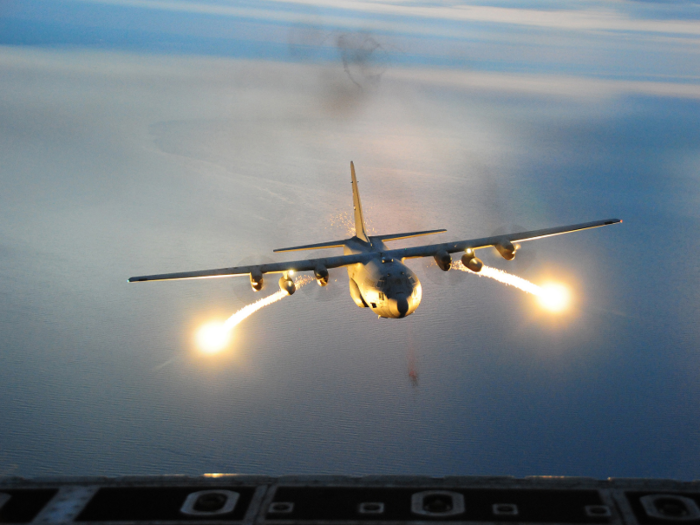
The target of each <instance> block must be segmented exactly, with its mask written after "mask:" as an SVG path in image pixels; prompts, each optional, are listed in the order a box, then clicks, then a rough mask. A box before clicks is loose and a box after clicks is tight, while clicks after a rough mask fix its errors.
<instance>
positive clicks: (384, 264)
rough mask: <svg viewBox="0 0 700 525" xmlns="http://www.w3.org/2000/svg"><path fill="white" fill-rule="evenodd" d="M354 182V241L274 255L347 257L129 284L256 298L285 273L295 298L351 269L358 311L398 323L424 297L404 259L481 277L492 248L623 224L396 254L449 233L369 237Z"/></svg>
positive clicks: (510, 248)
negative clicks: (170, 284) (247, 290)
mask: <svg viewBox="0 0 700 525" xmlns="http://www.w3.org/2000/svg"><path fill="white" fill-rule="evenodd" d="M350 177H351V182H352V196H353V205H354V208H355V235H354V236H353V237H351V238H349V239H343V240H340V241H330V242H322V243H318V244H307V245H303V246H293V247H291V248H280V249H277V250H274V251H275V252H291V251H297V250H318V249H322V248H343V252H344V255H339V256H335V257H322V258H318V259H308V260H301V261H288V262H279V263H270V264H254V265H250V266H237V267H233V268H218V269H214V270H202V271H196V272H181V273H165V274H160V275H144V276H139V277H131V278H130V279H129V282H132V283H133V282H143V281H166V280H175V279H203V278H212V277H231V276H236V275H248V276H249V277H250V284H251V286H252V288H253V290H255V291H256V292H257V291H260V290H262V288H263V282H264V276H265V274H271V273H275V274H276V273H281V274H282V276H281V277H280V279H279V287H280V289H281V290H283V291H284V292H286V293H287V294H289V295H292V294H293V293H294V292H295V291H296V285H295V284H294V280H293V278H292V276H293V275H294V274H295V273H299V272H313V274H314V277H315V278H316V282H317V283H318V284H319V285H320V286H327V285H328V281H329V272H328V270H329V269H332V268H340V267H343V266H344V267H347V269H348V276H349V278H350V296H351V297H352V299H353V301H354V302H355V304H356V305H357V306H359V307H360V308H370V309H371V310H372V311H373V312H374V313H376V314H377V315H378V316H379V317H386V318H394V319H400V318H403V317H406V316H408V315H411V314H412V313H413V312H415V311H416V308H418V305H419V304H420V301H421V297H422V294H423V292H422V287H421V284H420V281H419V280H418V277H416V274H415V273H413V271H412V270H411V269H410V268H409V267H408V266H406V265H405V264H404V263H403V261H404V260H405V259H412V258H416V257H433V258H434V259H435V262H436V264H437V266H438V267H439V268H440V269H441V270H443V271H448V270H450V268H451V267H452V255H451V254H453V253H457V254H459V253H461V254H462V255H461V260H462V264H464V266H466V267H467V268H469V269H470V270H471V271H473V272H477V273H478V272H480V271H481V269H482V267H483V263H482V262H481V260H479V259H478V258H477V257H476V253H475V252H476V250H479V249H482V248H487V247H491V246H492V247H494V248H495V249H496V250H497V251H498V253H499V254H500V255H501V256H502V257H503V258H504V259H506V260H508V261H510V260H513V259H514V258H515V255H516V252H517V250H518V247H519V246H518V244H517V243H521V242H524V241H532V240H535V239H542V238H544V237H551V236H553V235H561V234H564V233H571V232H576V231H581V230H588V229H591V228H598V227H601V226H608V225H610V224H617V223H619V222H622V221H621V220H619V219H606V220H600V221H593V222H584V223H581V224H573V225H570V226H560V227H556V228H545V229H542V230H532V231H526V232H520V233H510V234H505V235H495V236H492V237H484V238H481V239H470V240H466V241H456V242H447V243H440V244H428V245H424V246H415V247H413V248H399V249H393V250H392V249H389V248H388V247H387V245H386V244H385V243H386V242H388V241H397V240H399V239H408V238H409V237H418V236H421V235H431V234H434V233H442V232H445V231H447V230H427V231H418V232H409V233H395V234H389V235H368V234H367V231H366V229H365V223H364V218H363V216H362V205H361V204H360V192H359V190H358V188H357V178H356V177H355V166H354V165H353V163H352V162H351V163H350Z"/></svg>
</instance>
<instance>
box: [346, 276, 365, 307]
mask: <svg viewBox="0 0 700 525" xmlns="http://www.w3.org/2000/svg"><path fill="white" fill-rule="evenodd" d="M350 297H352V300H353V301H355V304H356V305H357V306H359V307H360V308H367V303H366V302H365V300H364V299H363V298H362V294H361V293H360V288H359V287H358V286H357V283H356V282H355V281H354V280H353V279H352V278H351V279H350Z"/></svg>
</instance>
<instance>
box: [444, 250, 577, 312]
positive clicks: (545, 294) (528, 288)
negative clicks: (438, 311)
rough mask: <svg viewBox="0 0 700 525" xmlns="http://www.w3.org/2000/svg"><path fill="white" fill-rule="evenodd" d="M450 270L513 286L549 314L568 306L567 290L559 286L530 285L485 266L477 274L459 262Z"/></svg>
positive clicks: (528, 282)
mask: <svg viewBox="0 0 700 525" xmlns="http://www.w3.org/2000/svg"><path fill="white" fill-rule="evenodd" d="M452 268H454V269H455V270H461V271H463V272H467V273H471V274H473V275H478V276H480V277H488V278H490V279H494V280H496V281H498V282H501V283H503V284H507V285H508V286H514V287H516V288H518V289H520V290H522V291H523V292H527V293H529V294H532V295H534V296H535V297H537V299H538V300H539V302H540V305H542V306H543V307H544V308H546V309H547V310H549V311H550V312H562V311H563V310H565V309H566V307H567V306H568V305H569V300H570V296H569V290H567V289H566V288H565V287H564V286H562V285H560V284H554V283H552V284H546V285H544V286H538V285H536V284H534V283H531V282H530V281H528V280H527V279H523V278H522V277H518V276H516V275H512V274H510V273H508V272H504V271H503V270H499V269H497V268H492V267H491V266H486V265H484V267H483V268H482V269H481V271H480V272H479V273H475V272H472V271H471V270H470V269H468V268H467V267H466V266H464V265H463V264H462V263H461V262H460V261H455V262H453V263H452Z"/></svg>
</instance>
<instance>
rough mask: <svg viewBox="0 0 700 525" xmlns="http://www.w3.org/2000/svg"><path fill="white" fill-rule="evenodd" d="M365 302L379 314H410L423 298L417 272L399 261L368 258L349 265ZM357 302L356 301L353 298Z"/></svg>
mask: <svg viewBox="0 0 700 525" xmlns="http://www.w3.org/2000/svg"><path fill="white" fill-rule="evenodd" d="M348 274H349V276H350V278H351V279H352V280H353V281H354V282H355V283H356V284H357V287H358V290H359V292H360V294H361V295H362V299H363V300H364V303H365V304H366V305H367V306H368V307H369V308H370V309H371V310H372V311H373V312H374V313H376V314H377V315H378V316H379V317H386V318H390V319H400V318H403V317H406V316H408V315H410V314H412V313H413V312H414V311H415V310H416V308H418V305H419V304H420V300H421V297H422V290H421V285H420V282H419V281H418V278H417V277H416V275H415V274H414V273H413V272H412V271H411V270H410V268H408V267H407V266H405V265H404V264H402V263H400V262H398V261H389V262H381V261H380V260H376V261H371V262H369V263H367V264H365V265H360V264H358V265H356V266H355V267H354V268H348ZM356 303H357V301H356Z"/></svg>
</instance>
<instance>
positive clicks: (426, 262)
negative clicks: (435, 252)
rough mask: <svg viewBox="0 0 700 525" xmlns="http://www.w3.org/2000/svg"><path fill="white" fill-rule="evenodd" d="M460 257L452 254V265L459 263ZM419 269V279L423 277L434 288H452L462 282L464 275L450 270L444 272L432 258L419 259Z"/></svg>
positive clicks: (457, 254)
mask: <svg viewBox="0 0 700 525" xmlns="http://www.w3.org/2000/svg"><path fill="white" fill-rule="evenodd" d="M460 257H461V254H460V253H453V254H452V263H453V264H454V263H455V262H457V261H459V258H460ZM420 268H421V270H422V272H421V274H422V275H421V276H419V277H424V278H425V279H427V280H428V281H430V282H431V283H432V284H434V285H436V286H452V287H454V286H458V285H459V284H461V283H463V282H464V275H463V274H462V272H460V271H455V270H452V269H450V270H448V271H446V272H445V271H443V270H441V269H440V267H439V266H438V265H437V262H435V259H434V258H433V257H423V258H422V259H421V264H420Z"/></svg>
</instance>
